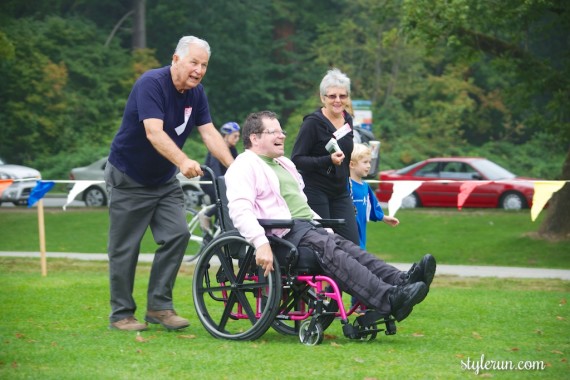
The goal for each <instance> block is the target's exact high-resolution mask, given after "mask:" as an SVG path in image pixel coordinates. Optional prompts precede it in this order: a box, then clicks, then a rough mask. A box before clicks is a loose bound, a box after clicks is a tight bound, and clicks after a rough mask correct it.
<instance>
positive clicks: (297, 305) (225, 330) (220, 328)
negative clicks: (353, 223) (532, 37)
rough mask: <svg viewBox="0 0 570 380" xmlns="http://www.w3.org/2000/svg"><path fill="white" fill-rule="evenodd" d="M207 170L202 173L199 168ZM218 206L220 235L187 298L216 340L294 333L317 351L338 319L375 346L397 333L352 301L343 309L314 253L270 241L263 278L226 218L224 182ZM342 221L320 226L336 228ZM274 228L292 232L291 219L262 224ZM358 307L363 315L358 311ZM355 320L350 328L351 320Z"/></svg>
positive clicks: (219, 181)
mask: <svg viewBox="0 0 570 380" xmlns="http://www.w3.org/2000/svg"><path fill="white" fill-rule="evenodd" d="M202 169H203V170H208V169H209V168H207V167H202ZM214 189H215V192H216V195H217V200H216V206H217V210H218V217H219V220H220V221H221V223H220V224H221V225H222V229H223V232H222V233H221V234H219V235H218V236H217V237H216V238H215V239H213V240H212V241H211V242H210V243H209V245H208V246H207V247H206V248H205V249H204V251H203V253H202V255H201V256H200V258H199V259H198V261H197V263H196V268H195V271H194V277H193V288H192V295H193V299H194V307H195V310H196V313H197V315H198V319H199V320H200V322H201V323H202V325H203V326H204V328H205V329H206V330H207V331H208V333H210V334H211V335H212V336H214V337H215V338H219V339H227V340H238V341H239V340H255V339H258V338H259V337H261V336H262V335H263V334H265V332H267V330H268V329H269V328H273V329H274V330H276V331H277V332H279V333H281V334H284V335H297V336H298V337H299V340H300V342H301V343H303V344H305V345H309V346H312V345H318V344H320V343H322V341H323V339H324V331H325V329H326V328H327V327H329V326H330V325H331V324H332V323H333V322H334V321H335V320H336V319H340V322H341V323H342V330H343V334H344V336H345V337H347V338H349V339H357V340H362V341H371V340H374V339H375V338H376V337H377V335H378V333H379V332H384V333H385V334H386V335H393V334H396V324H395V322H396V321H395V319H394V318H392V317H388V316H384V315H381V314H380V313H378V312H377V311H375V310H371V309H366V308H365V306H364V305H361V304H360V303H357V304H356V305H354V306H353V307H351V308H350V309H349V310H347V309H346V308H345V307H344V304H343V301H342V292H341V290H340V289H339V288H338V286H337V284H336V283H335V282H334V280H333V279H331V278H330V277H328V276H326V275H324V274H323V270H322V268H321V267H320V264H319V262H318V260H317V257H316V254H315V252H313V251H312V250H310V249H309V248H308V247H295V246H294V245H293V244H291V243H290V242H289V241H287V240H285V239H282V238H279V237H277V236H272V235H268V239H269V241H270V244H271V248H272V250H273V254H274V263H273V268H274V270H273V272H271V273H270V274H269V275H268V276H267V277H265V276H264V275H263V270H262V269H261V267H258V266H257V265H256V263H255V247H253V245H251V244H250V243H248V242H247V241H246V240H245V239H244V238H243V237H242V236H240V234H239V233H238V232H237V230H235V228H234V227H233V225H232V224H231V220H230V218H229V215H228V212H227V199H226V197H225V194H226V193H225V191H226V187H225V182H224V178H223V177H219V178H216V179H215V180H214ZM342 222H343V221H342V220H322V221H319V223H320V224H321V225H322V226H323V227H334V225H336V224H337V223H342ZM259 223H260V224H261V225H262V226H263V227H264V228H266V229H267V230H271V229H273V228H290V227H292V226H293V224H294V221H293V220H259ZM357 309H361V310H364V311H363V312H362V313H356V310H357ZM353 314H356V315H357V316H356V318H355V320H354V321H353V322H352V323H351V322H350V321H349V317H350V316H351V315H353Z"/></svg>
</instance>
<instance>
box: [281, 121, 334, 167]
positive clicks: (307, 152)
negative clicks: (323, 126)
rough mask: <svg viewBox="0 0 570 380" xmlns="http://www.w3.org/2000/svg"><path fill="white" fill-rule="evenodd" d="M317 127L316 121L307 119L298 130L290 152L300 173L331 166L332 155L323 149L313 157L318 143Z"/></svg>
mask: <svg viewBox="0 0 570 380" xmlns="http://www.w3.org/2000/svg"><path fill="white" fill-rule="evenodd" d="M318 127H319V126H318V123H317V121H316V120H314V119H311V118H308V119H306V120H305V121H303V124H302V125H301V128H300V129H299V134H298V135H297V139H296V140H295V145H294V146H293V151H292V152H291V160H292V161H293V162H294V163H295V165H296V166H297V169H299V170H301V171H306V172H309V171H321V170H327V168H328V167H329V166H330V165H332V164H333V160H332V155H331V154H329V152H327V151H326V150H325V149H324V148H323V150H322V152H318V154H319V155H318V156H315V154H316V153H315V151H314V150H315V145H316V144H317V141H318V134H317V128H318ZM331 137H332V135H331ZM337 160H338V159H337Z"/></svg>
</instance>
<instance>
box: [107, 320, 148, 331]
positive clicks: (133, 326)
mask: <svg viewBox="0 0 570 380" xmlns="http://www.w3.org/2000/svg"><path fill="white" fill-rule="evenodd" d="M109 328H110V329H115V330H123V331H144V330H146V329H147V325H146V323H140V322H139V321H137V319H136V318H135V317H127V318H124V319H121V320H120V321H117V322H112V323H111V324H110V325H109Z"/></svg>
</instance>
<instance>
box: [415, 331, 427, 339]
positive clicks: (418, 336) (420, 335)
mask: <svg viewBox="0 0 570 380" xmlns="http://www.w3.org/2000/svg"><path fill="white" fill-rule="evenodd" d="M412 336H413V337H416V338H421V337H423V336H425V335H424V334H422V333H419V332H415V333H413V334H412Z"/></svg>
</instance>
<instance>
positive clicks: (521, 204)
mask: <svg viewBox="0 0 570 380" xmlns="http://www.w3.org/2000/svg"><path fill="white" fill-rule="evenodd" d="M499 207H501V208H503V209H505V210H520V209H523V208H526V207H527V206H526V201H525V200H524V198H523V197H522V195H520V194H519V193H505V194H503V196H502V197H501V200H500V201H499Z"/></svg>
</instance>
